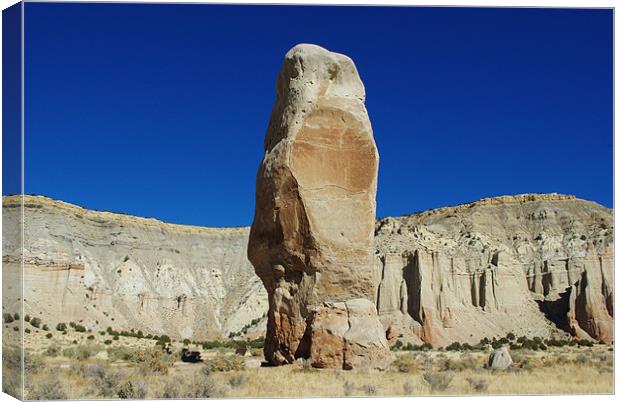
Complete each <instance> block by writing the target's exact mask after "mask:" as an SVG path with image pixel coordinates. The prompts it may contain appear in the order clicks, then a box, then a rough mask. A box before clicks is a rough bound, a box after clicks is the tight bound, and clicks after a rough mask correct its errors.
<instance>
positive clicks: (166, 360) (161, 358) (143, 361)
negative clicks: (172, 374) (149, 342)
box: [132, 348, 174, 374]
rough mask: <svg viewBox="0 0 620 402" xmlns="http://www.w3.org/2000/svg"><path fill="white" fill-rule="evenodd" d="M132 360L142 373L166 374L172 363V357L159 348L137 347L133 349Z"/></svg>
mask: <svg viewBox="0 0 620 402" xmlns="http://www.w3.org/2000/svg"><path fill="white" fill-rule="evenodd" d="M132 361H133V362H134V363H137V364H138V366H139V367H140V370H141V371H142V372H143V373H149V372H153V373H159V374H167V373H168V369H169V368H170V367H172V364H173V363H174V357H173V356H172V355H169V354H167V353H165V352H164V351H163V350H161V349H160V348H151V349H137V350H135V351H134V354H133V358H132Z"/></svg>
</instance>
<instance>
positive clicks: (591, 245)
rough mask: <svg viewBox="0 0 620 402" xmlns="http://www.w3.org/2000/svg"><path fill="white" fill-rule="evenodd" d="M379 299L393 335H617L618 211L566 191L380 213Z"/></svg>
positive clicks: (407, 338)
mask: <svg viewBox="0 0 620 402" xmlns="http://www.w3.org/2000/svg"><path fill="white" fill-rule="evenodd" d="M376 240H377V264H376V270H377V271H376V278H377V284H378V286H377V293H376V296H377V308H378V310H379V314H380V315H381V317H382V322H383V324H384V326H385V327H386V328H387V329H388V338H389V339H390V341H391V342H395V341H396V340H397V339H399V338H400V339H401V342H403V343H406V342H421V341H424V342H429V343H431V344H434V345H445V344H448V343H450V342H453V341H459V342H470V343H475V342H477V341H478V340H479V339H481V338H482V337H485V336H487V337H491V336H503V335H505V334H506V333H507V332H510V331H512V332H514V333H516V334H524V335H531V336H534V335H539V336H550V335H552V334H554V333H557V332H559V331H562V332H564V331H566V332H569V333H571V334H572V335H575V336H579V337H584V338H590V337H591V338H594V339H603V340H606V341H610V340H612V337H613V302H612V299H613V296H612V295H613V216H612V212H611V210H609V209H607V208H604V207H602V206H600V205H598V204H596V203H593V202H588V201H583V200H578V199H575V198H574V197H572V196H564V195H556V194H549V195H523V196H509V197H498V198H492V199H484V200H480V201H478V202H474V203H471V204H466V205H462V206H458V207H452V208H441V209H437V210H433V211H428V212H423V213H419V214H416V215H411V216H406V217H401V218H386V219H382V220H380V221H379V222H377V226H376Z"/></svg>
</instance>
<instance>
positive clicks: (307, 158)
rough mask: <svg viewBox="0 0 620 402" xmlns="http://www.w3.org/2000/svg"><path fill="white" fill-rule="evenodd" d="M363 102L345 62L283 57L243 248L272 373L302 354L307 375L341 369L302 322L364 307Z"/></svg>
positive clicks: (326, 337) (310, 55)
mask: <svg viewBox="0 0 620 402" xmlns="http://www.w3.org/2000/svg"><path fill="white" fill-rule="evenodd" d="M364 98H365V93H364V87H363V85H362V82H361V80H360V78H359V76H358V74H357V70H356V69H355V65H354V64H353V62H352V61H351V59H349V58H348V57H346V56H343V55H340V54H336V53H331V52H329V51H327V50H325V49H322V48H320V47H318V46H313V45H298V46H296V47H294V48H293V49H291V50H290V51H289V52H288V53H287V55H286V57H285V60H284V64H283V66H282V70H281V72H280V75H279V77H278V84H277V97H276V102H275V105H274V108H273V111H272V115H271V120H270V124H269V128H268V131H267V135H266V138H265V156H264V158H263V161H262V163H261V166H260V169H259V172H258V175H257V179H256V211H255V216H254V223H253V225H252V229H251V233H250V241H249V246H248V257H249V259H250V261H251V262H252V264H253V265H254V268H255V271H256V273H257V274H258V276H259V277H260V278H261V280H262V281H263V284H264V285H265V288H266V289H267V293H268V295H269V313H268V323H267V338H266V345H265V356H266V358H267V360H269V361H270V362H271V363H273V364H285V363H291V362H293V361H294V360H295V359H297V358H299V357H303V358H310V357H311V355H312V357H313V360H314V364H315V366H316V367H343V356H344V350H345V348H346V343H345V342H344V341H343V339H342V338H339V339H337V337H334V336H333V333H330V332H324V331H320V330H317V331H316V332H310V333H308V325H309V321H310V320H315V322H318V321H321V320H322V318H323V317H324V316H326V315H327V316H330V315H334V317H337V316H338V315H339V314H341V313H342V311H341V310H338V311H339V312H336V311H334V312H330V311H329V310H330V308H328V307H325V306H326V305H324V304H323V303H326V302H327V303H333V302H347V301H348V300H353V299H365V300H368V301H369V302H370V300H373V297H374V276H373V275H374V273H373V269H374V268H373V267H374V224H375V211H376V201H375V198H376V189H377V170H378V164H379V155H378V152H377V148H376V145H375V141H374V138H373V133H372V128H371V125H370V121H369V119H368V114H367V112H366V108H365V106H364ZM371 304H372V303H371ZM319 306H323V307H322V309H323V310H322V311H321V313H320V314H319V315H318V316H317V315H316V314H318V313H317V312H316V311H315V310H314V309H315V308H317V307H319ZM340 307H342V306H340ZM325 308H327V311H325ZM345 311H347V310H346V309H345ZM374 319H375V321H376V322H377V323H378V322H379V321H378V318H377V314H376V311H375V312H374ZM317 320H318V321H317ZM341 324H342V325H345V326H346V325H348V323H347V320H343V321H342V322H341V323H340V324H339V325H341ZM348 329H349V328H348V327H347V328H344V330H343V331H340V332H342V334H344V333H345V332H346V331H347V330H348ZM380 337H381V338H382V340H383V341H384V342H383V344H382V343H381V342H379V343H377V344H378V345H380V347H381V348H385V350H387V343H386V342H385V334H384V333H381V334H380ZM302 338H303V342H302ZM319 340H320V341H319ZM351 368H353V367H351Z"/></svg>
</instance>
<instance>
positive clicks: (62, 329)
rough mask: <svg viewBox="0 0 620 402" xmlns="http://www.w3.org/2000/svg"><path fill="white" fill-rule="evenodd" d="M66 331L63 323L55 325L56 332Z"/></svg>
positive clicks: (65, 325)
mask: <svg viewBox="0 0 620 402" xmlns="http://www.w3.org/2000/svg"><path fill="white" fill-rule="evenodd" d="M66 330H67V324H65V323H64V322H59V323H58V324H56V331H60V332H64V331H66Z"/></svg>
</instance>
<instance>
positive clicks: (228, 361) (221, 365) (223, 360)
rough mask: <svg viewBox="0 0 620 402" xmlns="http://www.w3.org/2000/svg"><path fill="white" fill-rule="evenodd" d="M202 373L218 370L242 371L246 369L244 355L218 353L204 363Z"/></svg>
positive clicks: (207, 373)
mask: <svg viewBox="0 0 620 402" xmlns="http://www.w3.org/2000/svg"><path fill="white" fill-rule="evenodd" d="M204 364H205V365H204V367H203V368H202V373H203V374H205V375H209V374H211V373H213V372H216V371H240V370H244V369H245V364H244V362H243V357H241V356H239V355H218V356H215V357H213V358H211V359H208V360H206V361H205V363H204Z"/></svg>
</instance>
